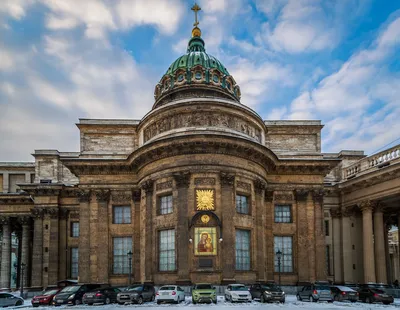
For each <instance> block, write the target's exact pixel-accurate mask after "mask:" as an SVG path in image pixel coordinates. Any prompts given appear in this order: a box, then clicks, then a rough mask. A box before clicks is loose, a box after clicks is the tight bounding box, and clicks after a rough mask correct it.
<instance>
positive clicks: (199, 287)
mask: <svg viewBox="0 0 400 310" xmlns="http://www.w3.org/2000/svg"><path fill="white" fill-rule="evenodd" d="M211 289H212V287H211V285H210V284H199V285H196V290H211Z"/></svg>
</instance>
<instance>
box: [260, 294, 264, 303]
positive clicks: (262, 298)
mask: <svg viewBox="0 0 400 310" xmlns="http://www.w3.org/2000/svg"><path fill="white" fill-rule="evenodd" d="M260 302H261V303H265V297H264V294H263V295H261V297H260Z"/></svg>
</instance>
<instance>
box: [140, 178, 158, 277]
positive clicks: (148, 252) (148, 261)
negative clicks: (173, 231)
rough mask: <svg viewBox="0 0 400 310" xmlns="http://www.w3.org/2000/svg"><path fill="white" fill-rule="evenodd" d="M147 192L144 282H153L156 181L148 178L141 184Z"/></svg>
mask: <svg viewBox="0 0 400 310" xmlns="http://www.w3.org/2000/svg"><path fill="white" fill-rule="evenodd" d="M141 187H142V190H143V191H144V192H145V193H146V204H145V206H144V214H143V215H144V227H143V230H142V232H143V237H142V238H143V239H144V256H142V257H143V258H144V282H153V266H154V264H155V263H156V260H155V259H154V258H155V257H153V253H154V251H153V191H154V182H153V181H152V180H147V181H145V182H144V183H142V185H141Z"/></svg>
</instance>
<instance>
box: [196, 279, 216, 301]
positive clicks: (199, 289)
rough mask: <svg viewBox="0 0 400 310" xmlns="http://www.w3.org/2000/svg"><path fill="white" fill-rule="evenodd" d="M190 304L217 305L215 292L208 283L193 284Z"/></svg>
mask: <svg viewBox="0 0 400 310" xmlns="http://www.w3.org/2000/svg"><path fill="white" fill-rule="evenodd" d="M192 302H193V303H194V304H197V303H201V302H208V303H210V302H213V303H214V304H216V303H217V290H216V289H215V287H213V286H212V285H211V284H209V283H199V284H195V285H194V286H193V288H192Z"/></svg>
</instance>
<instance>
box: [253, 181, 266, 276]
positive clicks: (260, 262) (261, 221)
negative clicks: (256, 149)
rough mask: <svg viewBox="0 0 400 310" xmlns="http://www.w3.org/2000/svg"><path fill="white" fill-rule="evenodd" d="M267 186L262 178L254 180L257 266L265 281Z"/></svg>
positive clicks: (259, 274)
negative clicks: (265, 201)
mask: <svg viewBox="0 0 400 310" xmlns="http://www.w3.org/2000/svg"><path fill="white" fill-rule="evenodd" d="M266 187H267V183H266V182H265V181H263V180H261V179H256V180H255V181H254V192H255V201H256V208H255V209H256V210H255V214H254V216H255V220H256V229H255V232H256V253H257V257H256V268H257V277H258V281H261V282H265V281H266V280H267V279H266V276H267V275H266V264H267V261H268V256H267V253H266V247H265V246H266V244H265V240H264V238H263V237H264V234H265V217H266V209H265V207H264V192H265V189H266Z"/></svg>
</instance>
